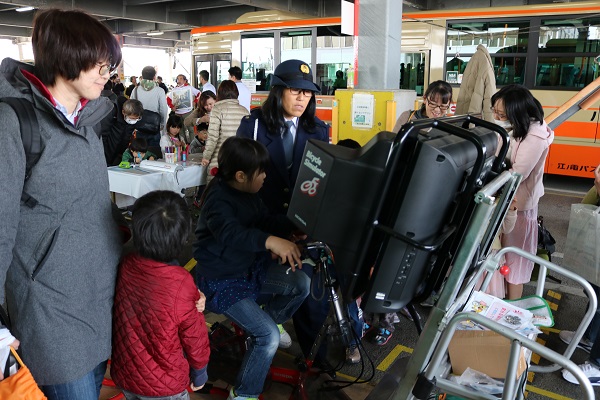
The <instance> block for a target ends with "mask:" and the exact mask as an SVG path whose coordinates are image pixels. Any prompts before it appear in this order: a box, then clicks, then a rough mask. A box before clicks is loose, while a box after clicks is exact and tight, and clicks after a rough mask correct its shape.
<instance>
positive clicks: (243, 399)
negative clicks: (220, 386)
mask: <svg viewBox="0 0 600 400" xmlns="http://www.w3.org/2000/svg"><path fill="white" fill-rule="evenodd" d="M227 400H258V397H244V396H238V395H236V394H235V392H234V391H233V388H231V390H230V391H229V396H227Z"/></svg>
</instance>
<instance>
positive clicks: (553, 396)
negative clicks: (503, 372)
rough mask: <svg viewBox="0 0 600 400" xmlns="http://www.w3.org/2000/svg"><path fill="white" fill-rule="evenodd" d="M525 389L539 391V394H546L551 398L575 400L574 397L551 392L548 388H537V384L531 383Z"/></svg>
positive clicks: (533, 391)
mask: <svg viewBox="0 0 600 400" xmlns="http://www.w3.org/2000/svg"><path fill="white" fill-rule="evenodd" d="M525 389H526V390H529V391H530V392H532V393H537V394H540V395H542V396H546V397H548V398H549V399H555V400H574V399H572V398H570V397H566V396H562V395H560V394H558V393H554V392H550V391H548V390H544V389H540V388H536V387H535V386H531V385H527V386H525Z"/></svg>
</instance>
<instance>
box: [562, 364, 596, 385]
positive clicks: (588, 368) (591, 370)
mask: <svg viewBox="0 0 600 400" xmlns="http://www.w3.org/2000/svg"><path fill="white" fill-rule="evenodd" d="M578 367H579V368H581V370H582V371H583V373H584V374H585V376H586V377H587V378H588V379H589V380H590V383H591V384H592V386H600V368H598V367H597V366H596V365H594V364H592V363H589V362H586V363H585V364H581V365H578ZM562 376H563V378H565V379H566V380H567V381H568V382H571V383H574V384H575V385H579V381H577V379H576V378H575V375H573V374H572V373H570V372H569V371H567V370H566V369H563V370H562Z"/></svg>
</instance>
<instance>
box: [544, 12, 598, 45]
mask: <svg viewBox="0 0 600 400" xmlns="http://www.w3.org/2000/svg"><path fill="white" fill-rule="evenodd" d="M599 43H600V18H598V17H597V18H570V19H548V20H542V26H541V27H540V39H539V43H538V47H539V52H540V53H590V52H594V53H597V52H598V50H600V45H599Z"/></svg>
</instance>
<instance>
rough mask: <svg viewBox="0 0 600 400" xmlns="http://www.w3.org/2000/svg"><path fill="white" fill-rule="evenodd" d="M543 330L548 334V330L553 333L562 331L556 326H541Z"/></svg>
mask: <svg viewBox="0 0 600 400" xmlns="http://www.w3.org/2000/svg"><path fill="white" fill-rule="evenodd" d="M540 329H541V331H542V332H544V333H545V334H546V335H547V334H548V332H552V333H560V331H561V330H560V329H556V328H541V327H540Z"/></svg>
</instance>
